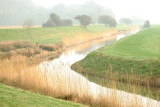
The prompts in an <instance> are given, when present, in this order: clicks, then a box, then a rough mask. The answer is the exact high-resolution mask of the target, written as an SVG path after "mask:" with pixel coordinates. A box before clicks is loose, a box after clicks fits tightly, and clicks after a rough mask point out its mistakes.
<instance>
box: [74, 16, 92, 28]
mask: <svg viewBox="0 0 160 107" xmlns="http://www.w3.org/2000/svg"><path fill="white" fill-rule="evenodd" d="M75 19H76V20H79V22H80V24H81V25H82V26H84V27H85V28H86V27H87V26H88V25H89V24H91V23H92V19H91V17H90V16H87V15H78V16H76V17H75Z"/></svg>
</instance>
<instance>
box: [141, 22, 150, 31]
mask: <svg viewBox="0 0 160 107" xmlns="http://www.w3.org/2000/svg"><path fill="white" fill-rule="evenodd" d="M149 27H150V21H149V20H146V21H145V22H144V24H143V27H142V28H143V29H145V28H149Z"/></svg>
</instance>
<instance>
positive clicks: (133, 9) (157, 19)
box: [32, 0, 160, 24]
mask: <svg viewBox="0 0 160 107" xmlns="http://www.w3.org/2000/svg"><path fill="white" fill-rule="evenodd" d="M32 1H34V2H35V3H36V4H38V5H41V6H44V7H50V6H53V5H56V4H60V3H63V4H66V5H71V4H83V3H84V2H86V1H95V2H96V3H98V4H100V5H102V6H105V7H108V8H110V9H111V10H112V11H113V12H114V13H115V15H116V18H117V19H118V18H120V17H131V16H138V17H140V18H143V19H148V20H150V21H151V23H159V24H160V13H159V11H160V6H159V4H160V0H32Z"/></svg>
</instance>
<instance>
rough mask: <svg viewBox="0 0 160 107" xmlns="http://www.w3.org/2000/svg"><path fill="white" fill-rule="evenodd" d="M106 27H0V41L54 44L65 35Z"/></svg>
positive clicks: (94, 31) (99, 30)
mask: <svg viewBox="0 0 160 107" xmlns="http://www.w3.org/2000/svg"><path fill="white" fill-rule="evenodd" d="M107 29H108V28H107V27H105V26H101V25H97V26H96V25H95V26H88V28H87V29H84V28H82V27H80V26H70V27H55V28H31V29H0V41H8V40H13V41H14V40H24V41H28V42H32V43H45V44H55V43H60V42H62V39H63V38H64V37H66V36H70V37H72V36H75V35H77V34H79V33H87V32H89V33H99V32H104V31H106V30H107Z"/></svg>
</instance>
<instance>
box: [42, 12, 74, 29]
mask: <svg viewBox="0 0 160 107" xmlns="http://www.w3.org/2000/svg"><path fill="white" fill-rule="evenodd" d="M71 25H72V20H69V19H61V18H60V17H59V16H58V15H56V14H55V13H52V14H50V18H49V20H48V21H47V22H46V23H43V25H42V27H57V26H71Z"/></svg>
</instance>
